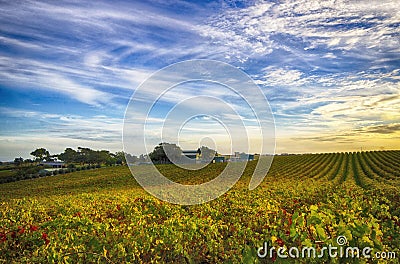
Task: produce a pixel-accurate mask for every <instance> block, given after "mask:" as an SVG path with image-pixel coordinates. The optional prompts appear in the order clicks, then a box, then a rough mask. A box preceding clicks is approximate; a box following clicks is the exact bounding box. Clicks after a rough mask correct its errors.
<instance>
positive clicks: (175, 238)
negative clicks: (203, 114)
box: [0, 151, 400, 263]
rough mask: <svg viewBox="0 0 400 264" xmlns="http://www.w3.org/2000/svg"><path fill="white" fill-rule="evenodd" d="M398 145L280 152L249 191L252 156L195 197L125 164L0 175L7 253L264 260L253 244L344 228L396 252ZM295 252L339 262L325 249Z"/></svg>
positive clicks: (174, 171) (63, 258) (316, 240)
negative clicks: (24, 176)
mask: <svg viewBox="0 0 400 264" xmlns="http://www.w3.org/2000/svg"><path fill="white" fill-rule="evenodd" d="M399 154H400V152H399V151H385V152H379V154H378V153H377V152H371V153H368V154H365V153H347V154H344V153H343V154H339V153H337V154H334V153H331V154H318V155H297V156H287V157H280V156H278V157H275V159H274V161H273V164H272V167H271V169H270V171H269V173H268V175H267V177H266V178H265V180H264V181H263V183H262V184H261V185H260V186H259V187H258V188H257V189H255V190H253V191H249V190H248V184H249V182H250V178H251V175H252V172H253V170H254V169H255V165H256V162H249V163H248V166H247V167H246V170H245V172H244V175H243V177H242V178H241V179H240V181H239V182H238V183H237V184H236V185H235V186H234V188H232V189H231V190H230V191H229V192H227V193H226V194H224V195H223V196H221V197H219V198H218V199H216V200H214V201H211V202H209V203H206V204H202V205H195V206H181V205H174V204H169V203H166V202H162V201H160V200H157V199H155V198H153V197H151V196H150V195H148V194H147V193H146V192H145V191H144V190H143V189H142V188H141V187H140V186H139V185H138V184H137V183H136V182H135V181H134V178H133V177H132V176H131V175H130V172H129V170H128V168H127V167H124V166H118V167H107V168H102V169H100V170H85V171H79V172H74V173H70V174H69V175H68V177H67V176H66V175H58V176H56V177H50V178H40V179H36V180H34V181H20V182H15V183H7V184H2V185H0V197H1V198H0V199H1V200H0V205H1V206H0V261H1V262H5V263H152V262H156V263H170V262H175V263H201V262H202V263H221V262H227V263H259V262H261V263H263V262H264V261H268V260H269V259H258V257H257V255H256V253H257V252H256V249H257V248H258V247H260V246H262V245H263V244H264V242H267V243H268V245H270V246H275V247H279V246H286V247H298V248H299V247H301V246H314V247H316V248H317V251H320V250H321V245H324V244H332V245H336V238H337V237H338V236H341V235H344V236H345V237H346V238H347V245H348V246H358V247H365V246H369V247H371V248H373V251H393V252H396V253H397V256H399V254H400V252H399V249H398V245H399V244H400V220H399V215H400V211H399V208H400V194H399V193H400V192H399V184H400V179H399V178H397V176H396V175H395V174H394V173H393V172H394V171H395V170H394V169H393V168H399V165H400V164H399V161H400V159H399V158H398V157H399ZM389 164H392V165H393V167H391V166H389ZM225 166H226V164H210V165H208V166H207V167H205V168H203V169H202V170H199V171H185V170H183V169H181V168H178V167H176V166H174V165H160V166H159V167H158V169H159V170H160V171H161V172H163V173H164V174H165V175H166V176H167V177H169V178H170V179H172V180H174V181H177V182H180V183H183V184H197V183H201V182H204V180H207V181H208V180H211V179H213V178H215V177H216V176H217V175H218V173H220V172H221V171H223V169H224V168H225ZM396 166H397V167H396ZM378 168H379V169H378ZM380 170H382V171H385V172H386V173H385V174H382V175H380V174H379V173H378V172H379V171H380ZM297 261H298V262H300V263H339V259H336V260H335V259H328V258H327V257H326V258H323V259H305V260H304V259H298V260H297ZM287 262H288V261H287V260H286V261H283V260H279V259H277V261H276V263H287ZM352 262H354V260H351V259H348V260H345V259H342V260H341V263H352ZM375 262H377V261H376V260H365V259H359V263H375ZM382 263H385V262H382ZM393 263H396V262H393Z"/></svg>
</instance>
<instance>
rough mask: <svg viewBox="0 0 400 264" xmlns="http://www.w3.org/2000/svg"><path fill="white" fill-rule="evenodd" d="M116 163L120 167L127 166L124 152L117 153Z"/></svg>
mask: <svg viewBox="0 0 400 264" xmlns="http://www.w3.org/2000/svg"><path fill="white" fill-rule="evenodd" d="M114 157H115V163H116V164H119V165H123V164H126V159H125V153H124V152H123V151H118V152H115V154H114Z"/></svg>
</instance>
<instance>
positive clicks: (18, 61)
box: [0, 0, 400, 161]
mask: <svg viewBox="0 0 400 264" xmlns="http://www.w3.org/2000/svg"><path fill="white" fill-rule="evenodd" d="M396 2H397V1H394V0H393V1H385V0H383V1H342V0H336V1H329V0H328V1H319V0H304V1H301V0H300V1H277V0H274V1H221V0H220V1H180V0H166V1H162V0H154V1H112V2H111V1H48V2H47V1H1V2H0V12H1V14H2V15H1V16H0V122H1V127H0V160H2V161H7V160H13V159H14V158H15V157H19V156H21V157H23V158H29V157H30V156H29V153H30V152H31V151H33V150H34V149H36V148H38V147H45V148H46V149H48V150H49V151H50V152H51V153H53V154H55V153H60V152H62V151H63V150H64V149H65V148H66V147H72V148H77V147H78V146H82V147H90V148H94V149H108V150H110V151H113V152H114V151H120V150H122V149H123V144H122V139H121V138H122V129H123V121H124V115H125V109H126V108H127V105H128V103H129V100H130V98H131V96H132V94H133V93H134V91H135V90H137V88H138V87H139V85H140V84H141V83H142V82H144V81H145V80H146V79H147V78H149V77H150V76H152V74H153V73H154V72H156V71H158V70H160V69H162V68H163V67H166V66H168V65H171V64H173V63H177V62H181V61H184V60H193V59H210V60H216V61H221V62H224V63H229V64H231V65H233V66H234V67H236V68H238V69H240V70H242V71H243V72H245V73H246V74H248V75H249V76H250V77H251V78H252V79H253V80H254V81H255V83H256V84H257V85H258V86H259V87H260V89H261V90H262V92H263V93H264V95H265V96H266V98H267V99H268V101H269V104H270V107H271V110H272V113H273V116H274V119H275V129H276V130H275V136H276V149H275V152H276V153H284V152H288V153H309V152H312V153H314V152H318V153H319V152H339V151H359V150H361V149H362V150H381V149H400V132H399V131H400V82H399V80H400V7H399V5H398V3H396ZM196 85H197V86H196ZM196 85H194V86H190V87H189V86H187V87H186V88H182V87H181V90H180V91H179V90H175V94H173V93H172V94H171V96H170V97H169V99H168V96H167V97H166V98H164V99H165V100H161V101H160V105H162V103H164V104H165V107H164V108H163V107H162V106H160V107H159V114H160V113H164V112H165V109H169V108H171V105H173V104H176V103H177V101H174V100H170V98H177V96H176V95H177V94H178V95H182V94H184V95H186V96H187V97H190V96H194V95H208V94H211V95H212V96H215V97H218V98H222V99H223V100H228V99H227V98H228V97H229V96H227V95H226V94H223V93H216V94H217V95H215V94H213V92H212V91H222V90H219V89H214V90H213V89H209V88H207V86H206V85H204V84H202V86H201V85H200V84H196ZM193 87H197V89H193ZM221 89H223V88H221ZM171 92H174V91H171ZM178 97H179V96H178ZM230 102H231V104H232V105H234V106H235V107H237V108H238V109H240V108H245V106H246V105H245V103H244V102H243V101H240V100H232V101H230ZM212 103H213V102H212V101H210V102H207V101H205V102H204V103H202V107H203V108H209V107H211V106H212ZM154 110H155V111H156V110H157V107H156V108H155V109H154ZM239 115H240V116H241V117H243V118H246V116H243V115H241V114H239ZM161 116H162V115H161ZM152 118H153V119H157V118H159V119H161V118H160V116H158V115H157V111H156V112H155V114H154V115H153V116H152ZM207 118H208V117H206V118H197V119H194V121H193V122H192V123H193V124H192V126H191V127H190V126H188V127H186V131H190V129H192V130H193V129H194V130H197V131H201V133H199V134H201V135H202V137H206V136H207V132H208V133H209V132H210V131H213V133H214V134H213V136H214V141H217V142H214V143H216V145H217V147H216V148H217V150H218V151H219V152H221V153H223V152H227V151H228V149H226V148H224V144H225V143H221V142H223V141H221V142H220V143H219V142H218V140H219V139H218V137H219V136H220V137H221V138H223V137H224V133H225V132H226V131H225V132H224V129H222V128H221V126H219V125H218V122H214V123H213V125H212V126H214V127H212V126H211V125H210V124H208V123H207V122H208V121H209V119H207ZM235 118H236V117H232V120H233V119H235ZM259 118H261V119H262V117H259ZM196 120H198V121H197V122H195V121H196ZM229 120H230V117H229V116H228V115H227V116H225V119H223V120H222V121H223V122H227V123H229ZM156 121H157V122H158V123H156V124H160V122H161V121H162V120H156ZM189 123H190V122H188V124H189ZM208 125H210V126H211V127H208ZM252 128H256V127H253V126H252V124H249V129H250V130H251V129H252ZM219 129H220V130H221V133H219V132H218V131H219ZM152 132H154V131H153V130H152ZM184 135H186V137H184ZM190 135H192V134H191V133H186V134H185V133H182V137H183V141H184V139H186V140H189V141H190ZM196 135H197V134H196ZM250 137H251V135H250ZM193 138H195V137H194V136H193V137H192V139H193ZM200 139H201V137H200ZM200 139H198V138H197V137H196V140H200ZM221 140H222V139H221ZM189 141H187V144H186V145H185V146H184V147H185V148H190V147H194V146H195V145H194V144H197V143H198V142H197V143H196V142H195V141H193V140H192V141H191V142H189ZM153 143H154V142H153ZM182 144H184V143H182ZM237 150H241V149H240V147H238V149H237ZM251 150H253V149H251ZM133 154H139V153H133Z"/></svg>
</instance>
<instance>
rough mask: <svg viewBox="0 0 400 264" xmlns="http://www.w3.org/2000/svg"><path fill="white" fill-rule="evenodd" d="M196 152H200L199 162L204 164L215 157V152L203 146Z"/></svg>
mask: <svg viewBox="0 0 400 264" xmlns="http://www.w3.org/2000/svg"><path fill="white" fill-rule="evenodd" d="M198 151H199V152H200V155H201V160H202V161H203V162H206V163H209V162H211V161H212V160H213V159H214V157H215V156H216V155H217V152H216V151H215V150H213V149H210V148H208V147H205V146H201V148H199V150H198Z"/></svg>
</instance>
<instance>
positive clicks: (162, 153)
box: [149, 142, 182, 164]
mask: <svg viewBox="0 0 400 264" xmlns="http://www.w3.org/2000/svg"><path fill="white" fill-rule="evenodd" d="M167 154H168V155H167ZM149 157H150V159H151V160H152V161H153V162H154V163H160V164H165V163H172V161H174V162H177V161H179V160H180V159H181V157H182V150H181V148H180V147H178V146H177V145H176V144H170V143H166V142H163V143H160V144H158V146H156V147H155V148H154V150H153V151H152V152H151V153H150V154H149Z"/></svg>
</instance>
